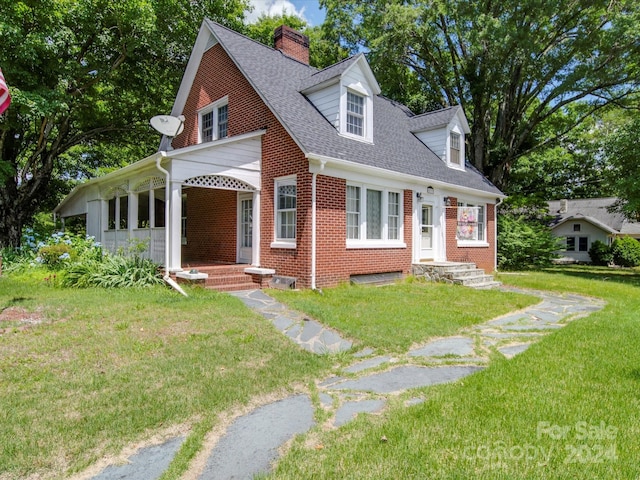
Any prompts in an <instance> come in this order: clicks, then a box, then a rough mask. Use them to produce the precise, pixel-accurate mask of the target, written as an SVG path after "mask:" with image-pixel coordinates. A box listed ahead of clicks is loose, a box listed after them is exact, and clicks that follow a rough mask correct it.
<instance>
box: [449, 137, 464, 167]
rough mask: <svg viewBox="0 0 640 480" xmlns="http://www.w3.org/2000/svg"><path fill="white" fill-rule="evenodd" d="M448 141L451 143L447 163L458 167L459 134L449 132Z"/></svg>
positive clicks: (459, 160)
mask: <svg viewBox="0 0 640 480" xmlns="http://www.w3.org/2000/svg"><path fill="white" fill-rule="evenodd" d="M449 140H450V142H451V145H450V149H449V162H451V163H453V164H454V165H460V163H461V159H460V134H458V133H454V132H451V134H450V135H449Z"/></svg>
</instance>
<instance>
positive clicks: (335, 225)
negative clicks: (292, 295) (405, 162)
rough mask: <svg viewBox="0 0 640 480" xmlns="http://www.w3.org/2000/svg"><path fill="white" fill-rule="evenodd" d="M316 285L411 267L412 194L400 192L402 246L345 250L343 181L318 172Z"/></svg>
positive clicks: (406, 269)
mask: <svg viewBox="0 0 640 480" xmlns="http://www.w3.org/2000/svg"><path fill="white" fill-rule="evenodd" d="M316 188H317V197H318V205H317V208H318V211H317V257H316V285H317V286H318V287H325V286H331V285H336V284H337V283H339V282H344V281H348V280H349V276H350V275H360V274H368V273H382V272H398V271H400V272H403V273H409V271H410V269H411V245H412V228H411V209H412V194H411V191H410V190H407V191H405V192H404V241H405V243H406V244H407V247H406V248H399V249H396V248H388V249H379V248H376V249H347V247H346V231H347V216H346V213H345V208H346V188H347V187H346V181H345V180H342V179H339V178H333V177H327V176H324V175H318V177H317V182H316Z"/></svg>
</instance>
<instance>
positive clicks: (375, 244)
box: [347, 240, 407, 250]
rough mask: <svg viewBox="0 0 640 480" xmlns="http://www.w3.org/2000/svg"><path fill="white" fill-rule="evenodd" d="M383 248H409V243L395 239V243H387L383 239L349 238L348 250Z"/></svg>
mask: <svg viewBox="0 0 640 480" xmlns="http://www.w3.org/2000/svg"><path fill="white" fill-rule="evenodd" d="M382 248H407V244H406V243H404V242H401V243H397V242H396V241H395V240H394V241H393V243H391V242H390V243H385V242H384V241H383V240H368V241H367V240H347V250H351V249H354V250H356V249H360V250H365V249H382Z"/></svg>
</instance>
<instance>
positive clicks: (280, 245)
mask: <svg viewBox="0 0 640 480" xmlns="http://www.w3.org/2000/svg"><path fill="white" fill-rule="evenodd" d="M271 248H288V249H290V250H293V249H295V248H296V242H284V241H275V242H271Z"/></svg>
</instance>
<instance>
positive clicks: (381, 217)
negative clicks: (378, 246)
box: [346, 185, 402, 246]
mask: <svg viewBox="0 0 640 480" xmlns="http://www.w3.org/2000/svg"><path fill="white" fill-rule="evenodd" d="M401 193H402V192H399V191H394V190H386V189H381V188H377V187H368V186H365V185H347V198H346V200H347V205H346V214H347V243H348V244H351V245H353V246H366V244H367V243H369V244H375V243H380V242H382V243H384V242H399V241H402V203H401V201H400V199H401V198H402V194H401Z"/></svg>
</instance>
